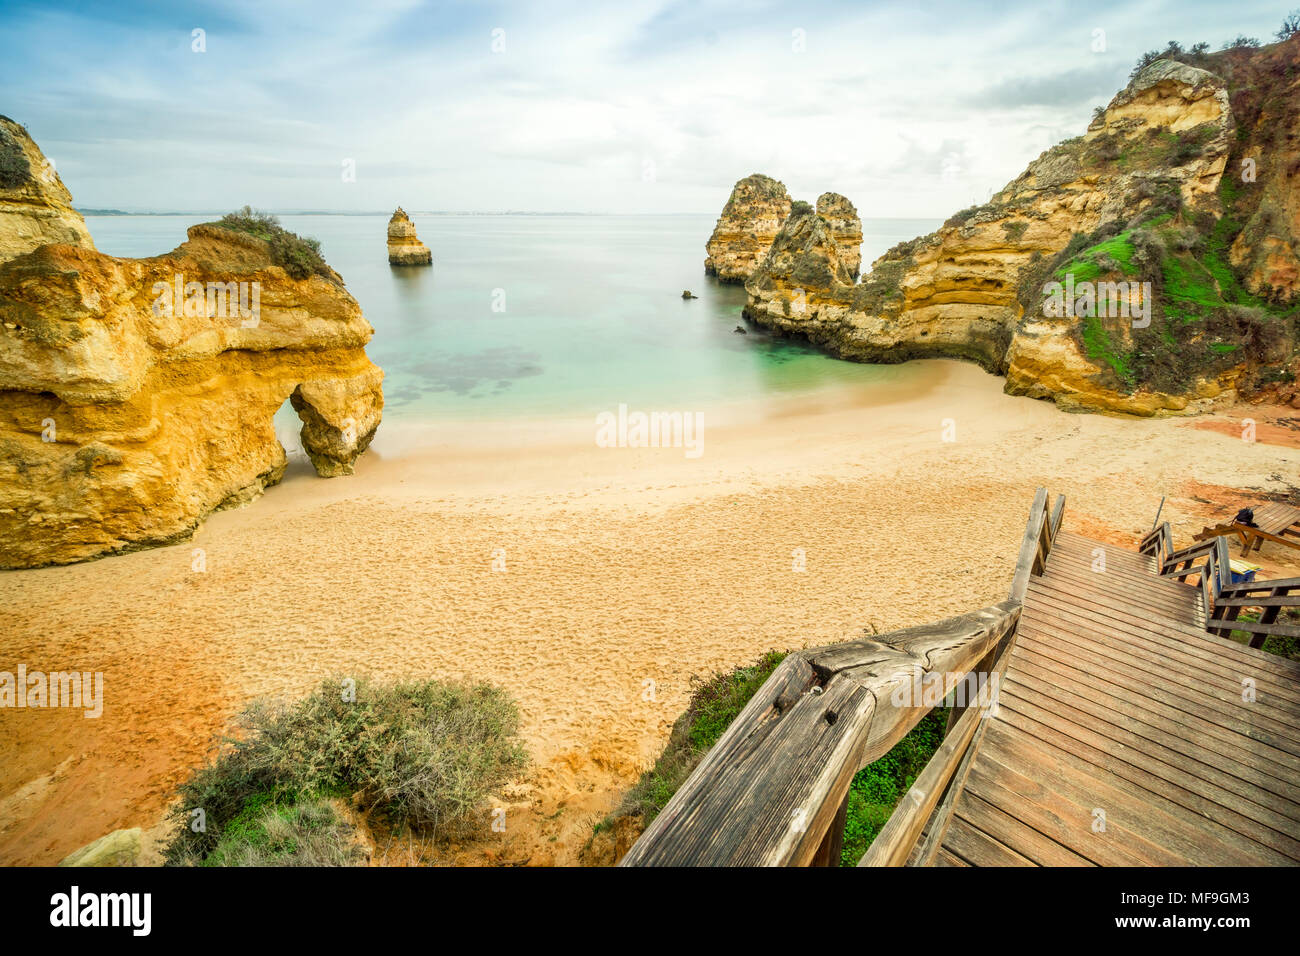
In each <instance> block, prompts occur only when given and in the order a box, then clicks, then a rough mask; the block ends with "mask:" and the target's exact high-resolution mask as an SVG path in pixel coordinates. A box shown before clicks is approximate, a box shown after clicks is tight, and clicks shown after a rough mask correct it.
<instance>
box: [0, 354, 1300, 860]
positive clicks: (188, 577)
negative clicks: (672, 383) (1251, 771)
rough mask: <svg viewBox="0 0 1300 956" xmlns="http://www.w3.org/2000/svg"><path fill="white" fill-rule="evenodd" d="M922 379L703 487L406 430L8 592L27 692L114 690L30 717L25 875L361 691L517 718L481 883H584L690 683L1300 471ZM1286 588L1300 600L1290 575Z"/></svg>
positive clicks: (532, 446)
mask: <svg viewBox="0 0 1300 956" xmlns="http://www.w3.org/2000/svg"><path fill="white" fill-rule="evenodd" d="M908 368H909V369H910V371H909V372H907V373H906V374H904V375H901V376H900V377H899V380H898V382H897V384H896V387H891V388H890V389H889V390H888V396H887V398H885V397H882V391H881V390H880V389H874V390H871V391H868V392H863V391H858V390H853V389H845V388H842V389H838V390H835V391H830V392H820V393H816V394H813V395H806V396H803V397H801V398H798V399H788V400H782V401H773V402H771V403H768V404H766V405H764V406H762V407H756V408H743V409H742V408H734V407H732V408H726V407H723V408H718V409H709V410H705V431H704V453H703V455H702V456H701V457H699V458H694V459H692V458H688V457H686V456H685V455H684V454H683V452H682V450H681V449H626V448H598V447H596V446H595V443H594V440H593V434H594V426H593V421H592V420H591V419H585V418H584V419H582V420H574V421H569V422H548V423H542V422H537V423H518V422H516V423H486V424H482V425H473V426H470V425H463V424H462V425H455V426H442V427H428V428H401V427H396V426H392V425H389V424H386V425H385V426H384V427H383V428H381V430H380V438H379V440H377V441H376V443H375V446H374V449H373V450H372V452H371V453H370V454H367V455H366V456H365V457H363V459H362V460H361V462H360V464H359V467H358V472H357V474H356V475H355V476H353V477H351V478H339V479H333V480H330V481H322V480H318V479H316V478H314V477H312V476H311V475H310V473H309V470H308V469H307V468H306V466H304V465H295V466H292V467H291V469H290V473H289V475H288V477H287V479H286V481H285V482H284V483H283V484H282V485H281V486H279V487H277V488H274V489H272V490H271V491H270V492H269V493H268V494H267V495H266V496H265V497H263V498H262V499H261V500H259V501H257V502H255V503H253V504H252V505H250V506H248V507H245V508H242V509H240V510H237V511H229V512H223V513H220V514H218V515H215V516H213V517H212V518H211V519H210V520H209V521H208V522H207V524H206V526H205V527H204V528H203V529H202V530H201V531H200V532H199V533H198V534H197V535H196V536H195V538H194V540H193V541H192V542H190V543H187V544H183V545H178V546H175V547H170V548H161V549H156V550H151V551H144V552H139V553H135V554H128V555H123V556H119V557H114V558H109V559H105V560H100V561H95V562H91V563H88V564H81V565H75V566H70V567H62V568H47V569H42V570H37V571H21V572H9V573H6V574H4V575H2V576H0V608H3V619H4V623H3V627H0V669H10V670H12V669H13V667H14V666H16V664H17V663H18V662H25V663H26V664H27V666H28V668H29V669H40V670H45V671H54V670H62V669H71V668H77V669H80V670H91V671H103V672H104V674H105V688H106V689H105V696H106V700H105V704H104V713H103V716H102V717H101V718H99V719H98V720H93V719H86V718H84V717H82V716H81V715H80V712H72V711H65V710H21V711H19V710H6V711H0V765H3V767H4V768H5V773H4V775H3V779H2V780H0V862H3V863H53V862H57V861H58V860H59V859H61V858H62V857H63V856H65V855H66V854H67V853H69V852H71V851H72V850H74V849H76V848H77V847H79V846H82V845H83V844H85V843H88V842H89V841H91V840H93V839H95V838H96V837H98V836H100V835H102V834H104V833H106V832H108V831H110V830H113V829H115V828H118V827H131V826H143V827H146V828H148V827H151V826H154V825H155V824H156V823H157V822H158V820H159V818H160V816H161V814H162V813H163V811H164V809H165V807H166V805H167V802H168V799H169V795H170V793H171V792H172V790H173V788H174V787H175V785H176V784H177V783H178V782H179V781H180V780H182V779H183V778H184V776H185V775H186V774H187V773H188V771H189V770H190V768H191V767H193V766H194V765H196V764H197V763H199V762H200V761H201V760H202V759H203V757H204V754H205V752H206V750H207V748H208V746H209V745H210V743H211V742H212V740H213V738H214V736H215V735H217V734H220V733H221V732H222V731H224V730H227V729H229V727H230V722H231V719H232V717H233V716H234V715H235V714H236V713H237V712H238V711H239V710H240V709H241V708H242V706H243V705H244V704H245V703H247V702H248V701H249V700H251V699H252V698H255V697H257V696H260V695H285V696H290V697H292V696H298V695H302V694H304V693H306V692H307V691H309V690H310V689H311V688H312V687H313V685H315V684H316V683H317V682H318V681H320V680H321V679H322V678H324V677H326V676H328V675H342V676H347V675H359V674H368V675H372V676H375V677H380V678H419V677H470V678H475V679H483V680H489V681H494V682H496V683H499V684H501V685H503V686H505V687H506V688H508V689H509V690H510V691H511V692H512V693H513V694H514V695H515V697H516V698H517V700H518V702H519V705H520V709H521V712H522V714H523V718H524V729H525V734H526V737H527V741H528V744H529V746H530V748H531V752H532V754H533V758H534V765H533V767H532V769H531V770H530V771H529V772H528V773H526V774H525V775H524V777H523V778H521V779H520V780H519V781H517V782H516V783H514V784H512V785H511V786H510V787H509V788H507V791H506V793H505V795H504V796H503V797H502V799H501V800H500V801H498V805H501V806H506V807H507V817H506V819H507V827H506V832H505V834H490V833H489V834H485V837H484V839H483V840H482V841H481V842H479V843H474V844H470V845H466V846H462V847H459V848H457V849H456V850H455V851H454V853H453V857H452V858H454V859H455V860H456V861H458V862H516V863H521V862H528V863H531V864H542V863H552V862H554V863H570V862H574V861H575V859H576V856H577V852H578V850H579V849H580V848H581V846H582V844H583V843H584V842H585V841H586V839H587V837H588V835H589V834H590V828H591V825H592V824H593V823H594V822H595V821H596V820H597V819H599V817H600V816H601V815H602V814H603V813H604V812H605V811H606V810H608V809H609V808H610V807H611V806H613V805H614V804H615V803H616V802H617V799H618V796H619V793H620V791H621V790H622V789H623V788H625V787H626V786H627V785H628V784H629V783H630V782H631V781H632V780H634V779H635V776H636V774H637V773H638V772H639V771H640V770H642V769H644V768H645V767H646V766H647V765H649V763H651V762H652V761H653V759H654V756H655V755H656V754H657V753H658V751H659V750H660V748H661V747H662V746H663V743H664V741H665V740H666V738H667V734H668V730H669V728H670V726H671V725H672V722H673V720H674V719H675V717H676V716H677V715H678V714H679V713H680V712H681V711H682V709H683V707H684V705H685V703H686V701H687V698H688V696H689V693H690V678H691V676H692V675H695V674H699V675H703V674H707V673H709V672H711V671H713V670H716V669H720V668H731V667H734V666H736V665H739V664H745V663H749V662H751V661H753V660H754V659H755V658H757V657H758V656H759V655H760V654H761V653H762V652H763V651H765V650H768V649H770V648H781V649H784V648H793V647H800V646H803V645H814V644H821V643H825V642H829V641H835V640H840V639H844V638H847V637H851V636H856V635H857V634H858V633H860V632H861V630H862V629H864V628H865V629H868V630H871V629H875V630H877V631H880V632H883V631H886V630H890V629H893V628H897V627H901V626H906V625H911V624H917V623H921V622H924V621H928V620H934V619H937V618H941V617H944V616H947V615H951V614H955V613H959V612H961V611H964V610H968V609H971V608H974V607H978V606H981V605H984V604H987V603H990V602H993V601H997V600H1001V599H1002V598H1003V597H1004V596H1005V594H1006V591H1007V588H1008V586H1009V583H1010V577H1011V569H1012V565H1013V563H1014V559H1015V554H1016V549H1017V547H1018V545H1019V542H1020V536H1021V533H1022V530H1023V526H1024V520H1025V516H1026V514H1027V511H1028V507H1029V502H1030V500H1031V497H1032V495H1033V492H1034V489H1035V487H1036V486H1038V485H1040V484H1043V485H1046V486H1047V487H1048V488H1049V489H1050V490H1051V491H1052V492H1053V493H1054V494H1055V493H1057V492H1064V493H1065V494H1066V495H1067V499H1068V508H1067V516H1066V524H1067V526H1068V527H1072V528H1073V529H1075V530H1079V531H1083V532H1085V533H1088V534H1091V535H1094V536H1097V537H1102V538H1105V539H1107V540H1113V541H1115V542H1117V543H1126V544H1131V543H1133V542H1134V541H1136V539H1137V538H1138V537H1139V536H1140V535H1141V534H1143V533H1145V532H1146V531H1147V530H1149V528H1150V527H1151V521H1152V518H1153V516H1154V513H1155V509H1156V506H1157V504H1158V503H1159V501H1160V497H1161V495H1169V496H1170V499H1169V501H1168V502H1167V503H1166V505H1165V509H1164V518H1166V519H1167V520H1169V521H1171V522H1172V524H1173V527H1174V535H1175V540H1176V541H1177V542H1178V543H1180V544H1181V543H1183V542H1184V541H1187V540H1189V536H1190V534H1191V532H1193V531H1196V530H1199V529H1200V527H1201V526H1202V525H1203V524H1205V523H1206V522H1207V520H1208V519H1209V518H1210V517H1212V516H1213V515H1214V514H1216V513H1217V512H1218V511H1219V510H1221V509H1220V508H1219V507H1218V506H1217V502H1218V500H1219V497H1218V496H1223V497H1225V498H1226V497H1227V496H1228V495H1230V494H1237V495H1240V494H1242V493H1243V491H1244V492H1246V493H1247V494H1248V493H1249V492H1250V490H1251V489H1258V490H1282V489H1284V487H1285V485H1284V483H1283V482H1282V481H1279V478H1280V479H1285V478H1286V477H1287V476H1290V478H1291V480H1292V481H1294V480H1296V479H1295V476H1296V475H1297V474H1298V473H1300V469H1298V468H1297V460H1298V459H1300V452H1298V451H1297V450H1296V449H1295V447H1294V444H1292V445H1291V446H1290V447H1288V446H1287V445H1285V444H1269V443H1266V441H1265V438H1263V437H1261V438H1260V440H1259V441H1256V442H1254V443H1249V442H1245V441H1242V440H1241V439H1240V437H1239V430H1238V429H1237V428H1236V427H1235V425H1233V426H1229V425H1225V426H1224V427H1223V429H1222V431H1216V430H1214V429H1207V428H1204V427H1194V426H1192V425H1191V424H1189V423H1188V422H1187V421H1181V420H1170V419H1166V420H1159V421H1153V420H1135V419H1124V418H1116V417H1106V416H1100V415H1067V414H1063V413H1061V412H1059V411H1057V410H1056V409H1055V408H1054V407H1053V406H1051V405H1049V404H1046V403H1043V402H1036V401H1032V400H1029V399H1022V398H1013V397H1010V396H1007V395H1004V394H1003V393H1002V391H1001V385H1002V382H1001V380H1000V379H997V378H995V377H993V376H989V375H986V374H985V373H984V372H982V371H981V370H979V369H978V368H975V367H973V366H970V365H964V364H960V363H955V362H924V363H913V364H912V365H910V366H908ZM1243 414H1245V413H1241V412H1238V413H1237V416H1236V417H1237V418H1240V417H1242V415H1243ZM1249 414H1251V415H1254V416H1255V417H1256V418H1258V419H1259V420H1260V421H1265V420H1267V419H1268V413H1267V410H1261V409H1253V410H1250V411H1249ZM1279 414H1281V413H1279ZM945 420H950V421H947V422H946V421H945ZM1204 421H1205V420H1201V423H1202V424H1203V423H1204ZM1224 421H1225V422H1227V421H1228V419H1226V418H1225V419H1224ZM1278 428H1279V430H1280V432H1285V431H1286V428H1285V425H1281V426H1278ZM945 434H947V435H949V436H951V437H953V438H955V440H954V441H945V440H944V437H945ZM1268 434H1269V435H1272V432H1269V433H1268ZM1198 498H1199V499H1203V500H1200V501H1198V500H1197V499H1198ZM195 549H201V550H202V555H201V557H202V564H203V565H204V566H205V567H206V570H204V571H196V570H194V569H193V568H194V567H195V565H196V558H197V557H198V556H197V555H196V554H195ZM799 549H802V554H803V557H804V562H805V566H806V570H804V571H795V570H794V567H795V564H796V552H797V551H799ZM494 559H495V566H496V568H497V570H494ZM1261 563H1264V564H1265V572H1264V573H1265V576H1274V575H1281V574H1295V573H1297V570H1296V567H1297V566H1296V564H1295V562H1294V561H1292V560H1291V559H1289V558H1288V557H1287V556H1285V555H1281V554H1278V549H1275V548H1274V549H1270V548H1269V547H1267V546H1266V548H1265V552H1264V561H1263V562H1261ZM502 564H504V570H500V568H501V567H502ZM651 691H652V692H651ZM484 829H485V831H486V830H487V827H486V821H485V827H484ZM400 857H401V854H400V853H397V854H390V859H389V862H402V859H401V858H400Z"/></svg>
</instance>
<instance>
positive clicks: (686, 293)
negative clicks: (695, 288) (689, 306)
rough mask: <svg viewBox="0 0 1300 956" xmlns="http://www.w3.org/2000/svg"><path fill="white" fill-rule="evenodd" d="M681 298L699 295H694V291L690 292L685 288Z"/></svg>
mask: <svg viewBox="0 0 1300 956" xmlns="http://www.w3.org/2000/svg"><path fill="white" fill-rule="evenodd" d="M682 298H683V299H698V298H699V296H698V295H696V294H695V293H694V292H692V291H691V290H690V289H687V290H686V291H685V292H683V293H682Z"/></svg>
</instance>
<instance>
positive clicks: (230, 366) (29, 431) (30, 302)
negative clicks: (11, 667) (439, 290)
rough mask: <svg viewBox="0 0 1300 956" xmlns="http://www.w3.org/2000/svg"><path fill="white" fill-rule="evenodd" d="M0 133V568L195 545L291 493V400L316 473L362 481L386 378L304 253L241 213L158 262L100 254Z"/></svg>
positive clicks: (53, 184) (38, 164)
mask: <svg viewBox="0 0 1300 956" xmlns="http://www.w3.org/2000/svg"><path fill="white" fill-rule="evenodd" d="M0 125H2V126H3V129H4V133H5V139H4V142H3V144H2V145H0V149H2V150H3V157H2V158H3V159H4V160H5V161H6V162H5V166H4V169H5V176H6V179H5V183H6V185H5V186H4V187H3V188H2V189H0V214H2V215H0V223H3V227H4V232H3V235H0V317H2V318H3V320H4V321H3V323H0V409H3V410H4V411H3V413H2V414H0V448H3V449H4V454H3V456H0V567H4V568H29V567H38V566H41V565H47V564H68V563H70V562H74V561H82V560H85V559H88V558H95V557H100V556H102V555H107V554H114V553H118V552H123V551H134V550H138V549H140V548H144V547H149V546H153V545H162V544H172V543H176V542H179V541H184V540H186V539H187V538H188V537H189V536H190V535H191V534H192V533H193V531H194V530H195V529H196V528H197V527H198V526H199V525H200V524H201V523H202V522H203V520H204V519H205V518H207V516H208V515H209V514H210V513H212V512H213V511H216V510H218V509H221V508H228V507H232V506H237V505H242V504H246V503H247V502H249V501H251V500H252V499H254V498H256V497H257V496H258V495H259V494H261V492H262V490H263V489H264V488H266V487H267V486H269V485H273V484H275V483H276V482H278V481H279V480H280V478H281V477H282V476H283V475H284V471H285V466H286V464H287V458H286V455H285V450H284V448H283V447H282V446H281V444H280V442H279V440H278V439H277V437H276V434H275V428H274V426H273V425H272V418H273V417H274V415H275V413H276V412H277V411H278V410H279V409H280V408H281V406H283V405H284V404H285V402H286V400H287V401H289V402H290V403H291V404H292V406H293V408H294V410H295V411H297V413H298V417H299V418H300V419H301V420H302V423H303V424H302V434H301V439H302V445H303V448H304V450H305V451H306V452H307V455H308V457H309V458H310V459H311V461H312V464H313V465H314V466H315V468H316V471H317V473H318V474H320V475H322V476H325V477H333V476H336V475H346V474H350V473H351V472H352V470H353V465H354V463H355V461H356V459H357V458H358V456H360V455H361V454H362V453H363V452H364V451H365V450H366V447H367V446H368V445H369V444H370V441H371V439H372V438H373V437H374V434H375V430H376V429H377V428H378V427H379V421H380V418H381V412H382V409H383V405H384V399H383V390H382V382H383V377H384V375H383V372H382V371H380V369H379V368H377V367H376V366H375V365H374V363H372V362H371V361H370V359H369V358H367V356H366V352H365V346H366V343H367V342H368V341H370V337H371V335H372V334H373V333H374V330H373V329H372V328H371V326H370V323H369V322H367V321H366V319H365V317H364V316H363V315H362V314H361V307H360V306H359V305H358V304H357V302H356V300H355V299H354V298H352V296H351V295H349V294H348V291H347V289H346V288H345V287H344V285H343V280H342V279H341V278H340V277H339V275H338V274H337V273H336V272H335V271H334V270H333V269H331V268H330V267H329V266H328V265H326V264H325V262H324V260H322V259H321V258H320V256H319V251H318V250H317V249H316V247H315V246H313V244H312V243H311V242H310V241H309V240H305V239H302V238H300V237H297V236H294V235H293V234H292V233H289V232H286V231H285V230H284V229H282V228H280V227H279V225H278V224H276V223H275V222H274V220H269V221H268V220H264V219H255V218H254V217H252V216H251V215H248V214H245V215H242V216H241V215H238V214H237V215H234V216H230V217H227V218H226V219H224V220H222V221H221V222H213V223H205V224H202V225H196V226H191V227H190V229H189V238H188V240H187V241H186V242H184V243H183V244H181V245H180V246H179V247H177V248H176V249H174V250H172V251H171V252H169V253H166V254H164V255H160V256H151V257H149V258H146V259H124V258H117V257H115V256H109V255H104V254H103V253H100V252H96V251H95V249H94V246H93V244H92V243H91V242H90V236H89V234H88V233H87V232H86V230H85V224H84V223H83V222H82V220H81V217H80V216H79V215H78V214H77V213H76V211H75V210H74V209H73V208H72V206H71V202H70V197H69V196H68V194H67V190H65V189H64V188H63V186H62V184H61V183H59V182H58V181H57V179H56V178H53V177H52V178H51V180H50V181H47V182H42V181H40V180H39V177H40V176H41V170H43V169H47V168H49V167H47V166H46V164H45V163H44V157H43V156H42V155H41V153H40V150H39V149H38V148H37V146H36V144H35V143H34V142H32V140H31V138H30V137H29V136H28V135H27V133H26V131H25V130H23V129H22V127H20V126H17V125H12V124H9V123H8V122H7V121H4V122H3V123H0ZM17 158H21V159H22V162H17V161H16V159H17ZM34 180H35V181H34ZM15 197H18V198H15ZM24 201H25V202H26V213H25V215H26V217H27V219H28V220H29V221H26V222H25V221H23V216H24V213H23V212H22V209H23V203H24ZM250 227H251V228H250ZM267 232H272V233H273V236H274V239H275V241H274V242H272V241H269V240H268V239H267V238H264V234H265V233H267ZM33 243H35V246H34V247H33V248H30V249H28V248H26V247H28V246H32V245H33Z"/></svg>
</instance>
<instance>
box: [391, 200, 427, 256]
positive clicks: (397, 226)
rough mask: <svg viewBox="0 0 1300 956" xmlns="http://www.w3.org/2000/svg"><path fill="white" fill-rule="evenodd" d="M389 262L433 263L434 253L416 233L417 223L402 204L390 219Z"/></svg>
mask: <svg viewBox="0 0 1300 956" xmlns="http://www.w3.org/2000/svg"><path fill="white" fill-rule="evenodd" d="M388 264H389V265H393V266H428V265H433V253H432V252H430V251H429V247H428V246H426V245H425V244H424V243H423V242H421V241H420V239H419V237H418V236H417V235H416V234H415V223H413V222H411V217H410V216H408V215H407V214H406V212H405V211H404V210H403V209H402V207H401V206H398V207H397V212H395V213H393V218H392V219H389V220H388Z"/></svg>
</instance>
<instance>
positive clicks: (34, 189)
mask: <svg viewBox="0 0 1300 956" xmlns="http://www.w3.org/2000/svg"><path fill="white" fill-rule="evenodd" d="M51 242H60V243H65V244H67V245H72V246H80V247H81V248H83V249H94V248H95V244H94V243H93V242H91V240H90V232H89V231H88V230H87V229H86V223H85V221H84V220H83V219H82V218H81V213H79V212H77V211H76V210H75V209H73V208H72V196H71V195H70V194H69V193H68V190H67V189H66V188H65V187H64V185H63V180H61V179H60V178H59V174H58V171H57V170H56V169H55V168H54V164H53V163H52V162H50V161H49V160H47V159H46V158H45V156H43V155H42V154H41V151H40V150H39V149H38V148H37V146H36V144H35V143H34V142H32V139H31V137H30V136H28V135H27V130H25V129H23V128H22V127H21V126H19V125H18V124H17V123H15V122H14V121H13V120H11V119H9V118H8V117H7V116H0V262H7V261H9V260H10V259H12V258H14V257H15V256H21V255H22V254H23V253H25V252H31V251H32V250H33V249H35V248H37V247H38V246H43V245H46V244H47V243H51Z"/></svg>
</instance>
